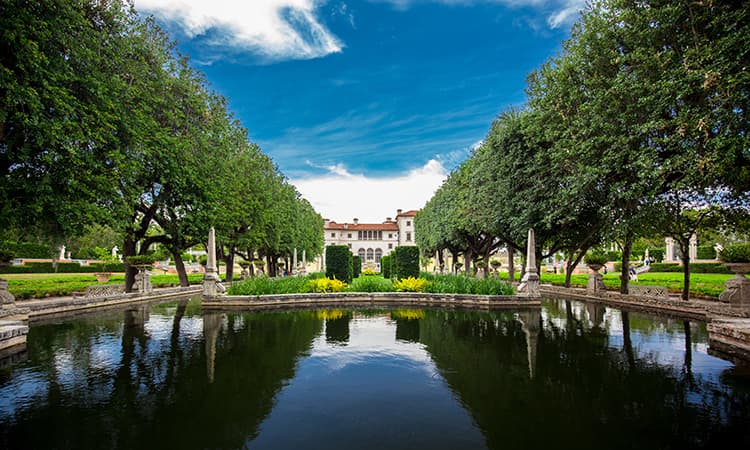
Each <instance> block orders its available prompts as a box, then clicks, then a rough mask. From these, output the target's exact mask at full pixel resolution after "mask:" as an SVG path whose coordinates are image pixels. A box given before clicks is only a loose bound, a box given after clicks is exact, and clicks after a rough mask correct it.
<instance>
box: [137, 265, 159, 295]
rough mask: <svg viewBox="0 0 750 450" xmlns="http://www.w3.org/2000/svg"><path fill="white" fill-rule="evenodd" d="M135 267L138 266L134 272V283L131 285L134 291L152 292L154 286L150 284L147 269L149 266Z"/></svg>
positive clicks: (149, 273) (141, 292)
mask: <svg viewBox="0 0 750 450" xmlns="http://www.w3.org/2000/svg"><path fill="white" fill-rule="evenodd" d="M136 267H137V268H138V273H137V274H135V285H134V286H133V287H134V288H135V291H136V292H138V293H139V294H148V293H150V292H152V291H153V290H154V287H153V286H152V285H151V272H150V271H149V269H150V268H151V266H150V265H145V266H136Z"/></svg>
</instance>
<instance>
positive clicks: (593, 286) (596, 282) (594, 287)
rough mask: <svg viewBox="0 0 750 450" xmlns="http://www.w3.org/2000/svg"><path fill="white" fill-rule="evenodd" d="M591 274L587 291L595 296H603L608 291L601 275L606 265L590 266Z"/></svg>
mask: <svg viewBox="0 0 750 450" xmlns="http://www.w3.org/2000/svg"><path fill="white" fill-rule="evenodd" d="M588 266H589V269H591V273H589V281H588V284H587V285H586V291H587V292H588V293H589V294H593V295H602V294H604V293H605V292H606V291H607V288H606V286H604V277H603V276H602V274H600V273H599V270H601V268H602V267H604V264H588Z"/></svg>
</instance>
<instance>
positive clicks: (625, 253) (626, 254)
mask: <svg viewBox="0 0 750 450" xmlns="http://www.w3.org/2000/svg"><path fill="white" fill-rule="evenodd" d="M632 248H633V234H632V233H630V232H628V233H627V234H626V236H625V245H623V246H622V261H621V264H622V267H620V293H621V294H627V293H628V284H629V283H628V281H629V280H630V278H629V272H630V252H631V250H632Z"/></svg>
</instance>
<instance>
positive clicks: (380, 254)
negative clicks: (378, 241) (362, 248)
mask: <svg viewBox="0 0 750 450" xmlns="http://www.w3.org/2000/svg"><path fill="white" fill-rule="evenodd" d="M382 257H383V250H380V249H379V248H376V249H375V262H376V263H378V264H380V258H382Z"/></svg>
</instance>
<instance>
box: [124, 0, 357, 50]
mask: <svg viewBox="0 0 750 450" xmlns="http://www.w3.org/2000/svg"><path fill="white" fill-rule="evenodd" d="M320 5H321V2H320V1H317V0H251V1H243V2H237V1H235V0H209V1H207V0H136V1H135V6H136V9H138V10H139V11H141V12H144V13H148V14H153V15H155V16H157V17H159V18H160V19H162V20H164V21H167V22H169V23H171V24H174V25H176V26H177V27H179V28H180V30H181V31H182V32H184V33H185V34H186V35H187V36H188V37H190V38H196V37H203V38H204V42H205V43H206V44H208V45H209V46H214V47H217V48H222V49H223V50H226V49H232V50H235V51H243V52H250V53H252V54H254V55H256V56H257V57H259V58H260V59H262V60H267V61H278V60H288V59H311V58H317V57H321V56H325V55H328V54H331V53H338V52H340V51H341V50H342V48H343V43H341V42H340V40H339V39H338V38H337V37H336V36H334V35H333V34H332V33H331V32H330V31H329V30H328V29H327V28H326V27H325V25H324V24H323V23H322V21H321V20H320V17H319V14H318V13H319V11H318V10H319V8H320ZM342 5H343V6H340V7H339V11H340V13H341V14H344V13H348V11H347V10H346V6H345V5H344V4H343V3H342ZM351 21H352V23H353V17H352V18H351Z"/></svg>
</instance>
